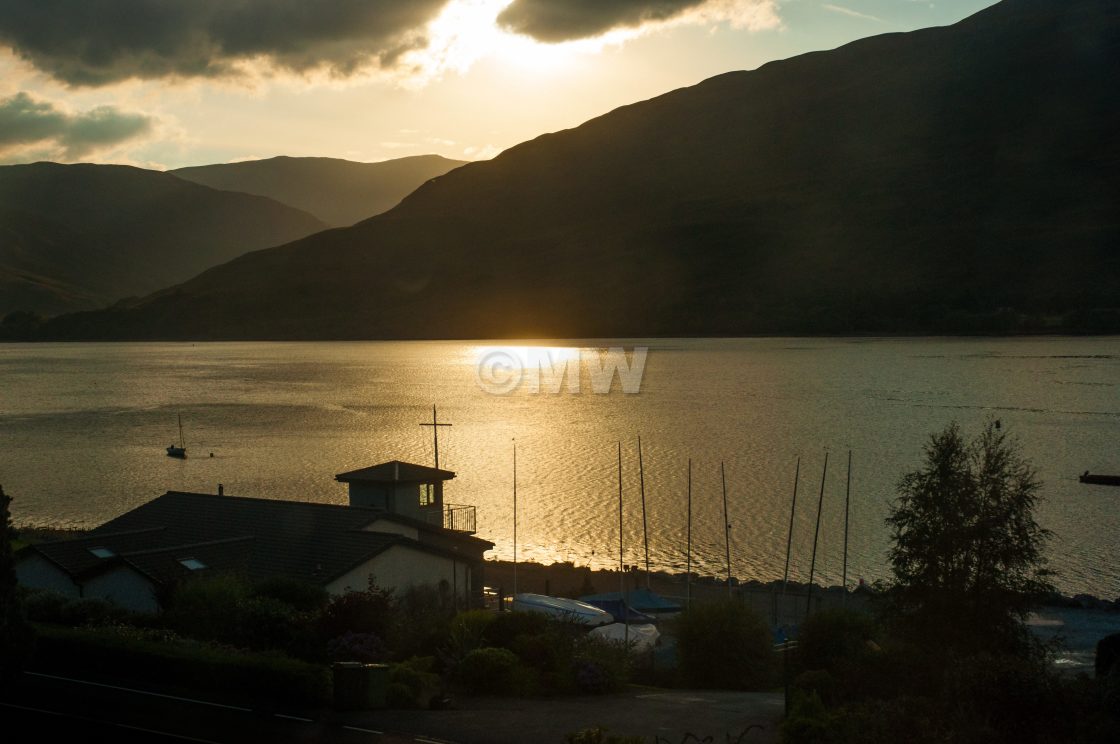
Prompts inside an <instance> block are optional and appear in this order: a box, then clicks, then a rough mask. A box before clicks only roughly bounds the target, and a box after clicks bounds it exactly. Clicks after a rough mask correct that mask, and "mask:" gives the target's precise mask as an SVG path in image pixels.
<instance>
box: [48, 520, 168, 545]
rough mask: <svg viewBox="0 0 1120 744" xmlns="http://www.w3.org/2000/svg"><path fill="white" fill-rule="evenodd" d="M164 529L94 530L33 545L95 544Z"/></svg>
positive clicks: (165, 527) (163, 528)
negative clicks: (103, 540) (109, 539)
mask: <svg viewBox="0 0 1120 744" xmlns="http://www.w3.org/2000/svg"><path fill="white" fill-rule="evenodd" d="M166 529H167V525H161V526H159V527H141V528H138V529H135V530H116V531H114V532H97V531H96V528H95V529H94V531H92V532H90V533H88V534H85V535H80V536H78V537H68V538H66V539H64V540H49V541H47V542H41V543H35V545H36V546H39V547H43V546H49V545H69V544H73V543H80V542H97V541H98V540H101V539H102V538H106V537H122V536H124V535H140V534H143V533H145V532H159V531H160V530H166Z"/></svg>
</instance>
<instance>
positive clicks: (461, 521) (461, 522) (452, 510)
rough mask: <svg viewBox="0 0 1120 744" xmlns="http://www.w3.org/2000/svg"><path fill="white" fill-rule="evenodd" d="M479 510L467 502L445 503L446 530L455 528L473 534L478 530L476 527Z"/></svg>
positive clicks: (444, 525)
mask: <svg viewBox="0 0 1120 744" xmlns="http://www.w3.org/2000/svg"><path fill="white" fill-rule="evenodd" d="M476 516H477V512H476V510H475V508H474V507H473V506H467V505H465V504H444V505H443V528H444V529H445V530H455V531H456V532H466V533H469V534H471V535H473V534H474V533H475V532H476V531H477V530H476V529H475V527H476V521H475V520H476Z"/></svg>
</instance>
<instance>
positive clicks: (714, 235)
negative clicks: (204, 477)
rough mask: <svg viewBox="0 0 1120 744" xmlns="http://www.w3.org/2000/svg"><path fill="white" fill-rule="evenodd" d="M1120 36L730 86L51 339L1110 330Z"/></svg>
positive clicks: (1048, 26)
mask: <svg viewBox="0 0 1120 744" xmlns="http://www.w3.org/2000/svg"><path fill="white" fill-rule="evenodd" d="M1118 14H1120V4H1118V3H1116V2H1114V0H1069V1H1064V0H1063V1H1058V0H1004V2H1001V3H999V4H997V5H995V6H993V7H991V8H989V9H986V10H984V11H982V12H980V13H978V14H976V15H974V16H972V17H970V18H968V19H966V20H964V21H962V22H960V23H958V24H956V25H954V26H951V27H945V28H933V29H926V30H921V31H917V32H913V33H906V34H887V35H883V36H877V37H873V38H869V39H865V40H862V41H859V42H855V43H852V44H849V45H847V46H844V47H842V48H840V49H837V50H834V51H829V52H819V53H813V54H806V55H802V56H799V57H796V58H793V59H789V60H786V61H781V62H773V63H770V64H767V65H764V66H763V67H761V68H760V69H758V70H755V71H751V72H734V73H728V74H725V75H721V76H718V77H715V78H712V79H710V80H706V81H704V82H703V83H700V84H699V85H696V86H693V87H690V88H685V89H681V90H677V91H673V92H671V93H668V94H666V95H663V96H660V97H658V98H655V99H652V100H649V101H645V102H642V103H637V104H634V105H631V106H626V107H623V108H621V109H618V110H616V111H613V112H611V113H609V114H607V115H605V116H602V117H600V118H597V119H594V120H592V121H589V122H587V123H586V124H584V125H582V126H580V127H577V128H575V129H572V130H568V131H563V132H559V133H555V134H549V135H545V136H542V137H539V138H537V139H535V140H533V141H530V142H526V143H524V144H522V145H519V146H517V147H514V148H512V149H510V150H507V151H506V152H504V153H502V154H501V155H500V156H498V157H497V158H495V159H494V160H491V161H488V162H481V163H473V164H470V165H466V166H463V167H461V168H458V169H456V170H454V171H452V172H450V173H448V174H447V175H445V176H443V177H441V178H438V179H435V180H434V181H431V182H429V183H426V184H425V185H424V186H421V187H420V188H419V189H418V190H417V191H416V192H414V193H413V194H412V195H410V196H409V197H408V198H406V199H405V200H404V201H403V202H402V203H401V204H400V205H399V206H398V207H396V208H395V209H393V210H391V211H389V212H387V213H385V214H383V215H380V216H378V217H375V218H373V219H370V220H367V221H365V222H362V223H359V224H357V225H355V226H354V227H351V228H348V229H345V230H333V231H329V232H324V233H320V234H318V235H314V236H311V237H309V238H306V239H304V240H301V241H298V242H294V243H292V244H289V245H286V246H282V247H277V248H272V249H269V250H264V251H259V252H256V253H251V254H249V255H246V256H242V257H241V258H238V259H236V260H234V261H231V262H230V263H228V264H226V265H224V266H220V267H217V268H214V269H211V270H209V271H207V272H205V273H203V274H201V275H200V276H198V277H196V278H194V279H192V280H190V281H188V282H186V283H183V284H181V285H178V286H176V287H173V288H170V289H167V290H164V291H162V292H159V293H157V294H155V295H152V296H150V297H148V298H146V299H145V300H143V301H142V302H140V303H138V304H136V305H135V306H133V307H130V308H127V309H123V308H122V309H117V310H114V311H112V312H103V313H94V314H81V315H76V316H70V317H67V318H62V319H59V320H58V321H56V322H55V323H53V324H52V325H51V326H50V327H49V328H48V329H47V335H54V336H57V337H66V338H149V337H172V336H173V337H182V338H188V337H189V338H200V339H201V338H410V337H422V338H471V337H619V336H647V335H733V334H734V335H737V334H754V333H863V332H972V331H980V332H1009V331H1018V330H1048V329H1049V330H1061V329H1065V330H1070V329H1074V330H1078V329H1080V330H1092V329H1097V330H1108V329H1111V330H1118V329H1120V319H1118V313H1117V312H1116V311H1115V310H1113V308H1117V307H1118V306H1120V299H1118V292H1117V287H1118V286H1120V284H1118V282H1120V229H1118V228H1120V209H1118V206H1120V180H1118V179H1120V168H1118V166H1120V138H1118V137H1117V132H1118V131H1120V96H1118V95H1117V80H1120V22H1118ZM1112 324H1114V325H1115V327H1113V325H1112Z"/></svg>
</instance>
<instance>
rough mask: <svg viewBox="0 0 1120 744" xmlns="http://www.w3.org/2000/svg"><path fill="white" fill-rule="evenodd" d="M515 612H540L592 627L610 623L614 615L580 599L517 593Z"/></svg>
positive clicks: (514, 598)
mask: <svg viewBox="0 0 1120 744" xmlns="http://www.w3.org/2000/svg"><path fill="white" fill-rule="evenodd" d="M513 611H514V612H538V613H541V614H543V615H548V616H550V617H553V618H556V619H557V620H566V621H568V622H574V623H578V624H579V625H589V626H592V627H595V626H599V625H610V624H611V623H613V622H614V616H613V615H611V613H609V612H607V611H606V610H601V609H599V608H598V607H595V606H593V605H589V604H587V603H586V602H580V601H579V600H578V599H565V598H564V597H549V596H547V595H545V594H517V595H514V597H513Z"/></svg>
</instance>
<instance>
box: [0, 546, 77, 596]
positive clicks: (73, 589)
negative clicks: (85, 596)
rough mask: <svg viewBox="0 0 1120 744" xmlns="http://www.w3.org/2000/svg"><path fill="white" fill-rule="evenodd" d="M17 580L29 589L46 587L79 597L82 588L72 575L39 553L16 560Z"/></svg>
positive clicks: (56, 591) (29, 554) (59, 592)
mask: <svg viewBox="0 0 1120 744" xmlns="http://www.w3.org/2000/svg"><path fill="white" fill-rule="evenodd" d="M16 580H17V581H19V583H20V584H21V585H23V586H26V587H27V588H29V589H46V590H47V591H52V592H55V593H57V594H61V595H62V596H64V597H72V598H74V599H77V598H78V597H80V596H82V593H81V590H80V589H79V588H78V585H77V584H75V583H74V582H73V581H72V580H71V579H70V576H69V575H68V574H67V573H66V572H65V571H63V570H62V569H61V568H59V567H58V566H56V565H54V564H53V563H51V562H50V561H48V560H47V559H46V558H44V557H43V556H41V555H39V554H38V553H34V552H31V553H28V554H26V555H24V556H22V557H21V558H20V559H19V560H18V561H16Z"/></svg>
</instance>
